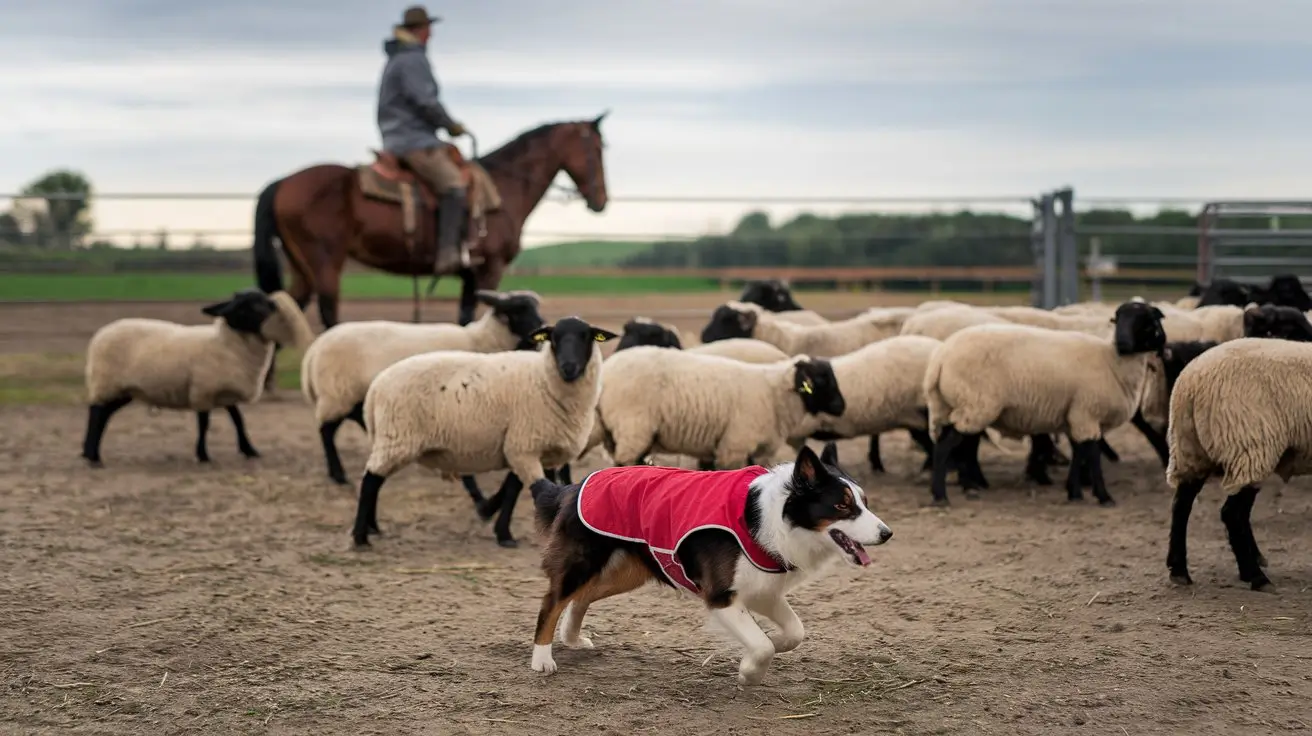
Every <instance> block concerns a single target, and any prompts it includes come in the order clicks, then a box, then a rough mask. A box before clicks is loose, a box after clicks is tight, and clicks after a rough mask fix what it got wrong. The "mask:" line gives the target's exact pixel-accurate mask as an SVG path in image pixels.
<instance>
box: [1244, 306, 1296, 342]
mask: <svg viewBox="0 0 1312 736" xmlns="http://www.w3.org/2000/svg"><path fill="white" fill-rule="evenodd" d="M1244 337H1272V338H1277V339H1280V340H1293V341H1295V342H1312V323H1309V322H1308V315H1307V314H1305V313H1303V312H1300V311H1299V310H1297V309H1295V308H1294V307H1279V306H1276V305H1274V304H1265V305H1263V306H1260V307H1259V306H1257V305H1255V304H1250V305H1249V306H1248V308H1247V309H1246V310H1245V311H1244Z"/></svg>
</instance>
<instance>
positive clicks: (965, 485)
mask: <svg viewBox="0 0 1312 736" xmlns="http://www.w3.org/2000/svg"><path fill="white" fill-rule="evenodd" d="M982 438H983V435H980V434H963V435H962V436H961V444H960V445H958V446H957V448H956V450H955V451H954V452H953V453H952V454H953V456H954V457H955V458H956V461H957V482H958V483H960V484H961V487H962V489H963V490H965V492H966V498H978V497H979V493H978V491H980V490H986V489H988V487H989V481H988V479H987V478H985V477H984V468H982V467H980V464H979V442H980V439H982Z"/></svg>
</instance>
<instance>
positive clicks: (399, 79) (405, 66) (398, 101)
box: [378, 39, 455, 156]
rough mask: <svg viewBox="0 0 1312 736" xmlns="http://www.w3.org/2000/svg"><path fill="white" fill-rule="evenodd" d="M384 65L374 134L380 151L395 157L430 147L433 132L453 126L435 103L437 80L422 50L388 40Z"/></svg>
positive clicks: (439, 143) (439, 142)
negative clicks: (380, 144) (379, 135)
mask: <svg viewBox="0 0 1312 736" xmlns="http://www.w3.org/2000/svg"><path fill="white" fill-rule="evenodd" d="M383 51H385V52H386V53H387V65H386V66H384V67H383V78H382V81H381V82H380V83H379V85H378V130H379V132H380V133H382V137H383V150H385V151H388V152H390V153H394V154H396V155H398V156H402V155H405V154H407V153H410V152H411V151H417V150H420V149H423V148H432V147H434V146H442V145H449V144H447V143H446V142H445V141H442V140H440V139H438V137H437V129H439V128H447V127H450V126H451V125H454V124H455V121H454V120H452V119H451V116H450V115H449V114H447V111H446V108H445V107H443V106H442V103H441V102H440V101H439V100H438V87H437V79H436V78H435V77H434V76H433V67H432V65H430V64H429V62H428V55H427V54H425V53H424V47H423V46H420V45H419V44H413V43H404V42H402V41H398V40H397V39H389V40H387V41H386V42H384V43H383Z"/></svg>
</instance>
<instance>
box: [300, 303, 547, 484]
mask: <svg viewBox="0 0 1312 736" xmlns="http://www.w3.org/2000/svg"><path fill="white" fill-rule="evenodd" d="M476 296H477V298H478V301H480V302H482V303H483V304H485V305H487V306H488V307H490V309H488V310H487V311H486V312H485V313H484V314H483V316H482V317H480V318H479V319H477V320H475V321H474V322H471V323H469V324H468V325H465V326H464V327H461V326H458V325H454V324H442V323H439V324H412V323H408V322H388V321H382V320H378V321H369V322H345V323H342V324H339V325H337V326H335V327H333V329H331V330H328V331H326V332H324V333H323V334H322V335H320V336H319V338H318V339H317V340H315V341H314V343H313V344H312V345H310V349H309V350H306V351H305V356H304V357H303V358H302V359H301V392H302V393H303V394H304V395H305V399H306V400H307V401H308V402H310V403H311V404H313V405H314V418H315V421H317V422H318V423H319V437H320V440H321V441H322V443H323V454H324V460H325V461H326V463H327V466H328V477H329V478H331V479H332V480H333V481H335V482H337V483H342V484H345V483H346V482H347V480H346V472H345V470H343V469H342V460H341V456H340V455H338V453H337V442H336V437H337V430H338V429H340V428H341V426H342V422H344V421H346V420H347V419H351V420H354V421H355V422H356V423H357V424H359V425H360V426H361V428H363V427H364V414H363V411H364V397H365V393H366V392H368V390H369V384H370V383H371V382H372V381H373V380H374V377H375V376H377V375H378V374H379V373H380V372H381V371H382V370H383V369H384V368H386V367H388V366H390V365H392V364H393V363H396V362H397V361H399V360H402V359H404V358H408V357H410V356H412V355H419V354H420V353H427V352H432V351H434V350H462V351H466V352H471V353H494V352H500V351H504V350H513V349H515V348H516V347H531V346H532V343H531V342H529V340H528V338H529V336H530V335H531V334H533V331H534V330H536V329H538V328H539V327H541V326H542V325H543V321H542V316H541V315H540V314H539V313H538V306H539V305H540V299H539V297H538V295H537V294H535V293H533V292H531V291H510V292H505V293H499V292H496V291H487V290H480V291H479V292H477V295H476ZM465 487H466V489H467V490H469V491H470V495H472V496H473V497H474V499H475V501H478V500H480V499H481V498H482V494H481V493H480V492H479V491H478V486H477V485H475V484H474V482H473V478H472V476H467V477H466V479H465Z"/></svg>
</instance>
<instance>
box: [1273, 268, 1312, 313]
mask: <svg viewBox="0 0 1312 736" xmlns="http://www.w3.org/2000/svg"><path fill="white" fill-rule="evenodd" d="M1266 292H1267V297H1268V299H1269V300H1270V302H1271V303H1272V304H1275V305H1278V306H1282V307H1293V308H1294V309H1297V310H1299V311H1300V312H1306V311H1308V310H1309V309H1312V297H1309V296H1308V294H1307V291H1306V290H1305V289H1304V288H1303V282H1302V281H1301V280H1300V279H1299V278H1298V276H1295V275H1294V274H1292V273H1285V274H1280V275H1278V276H1272V277H1271V283H1270V285H1268V286H1267V288H1266Z"/></svg>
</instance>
